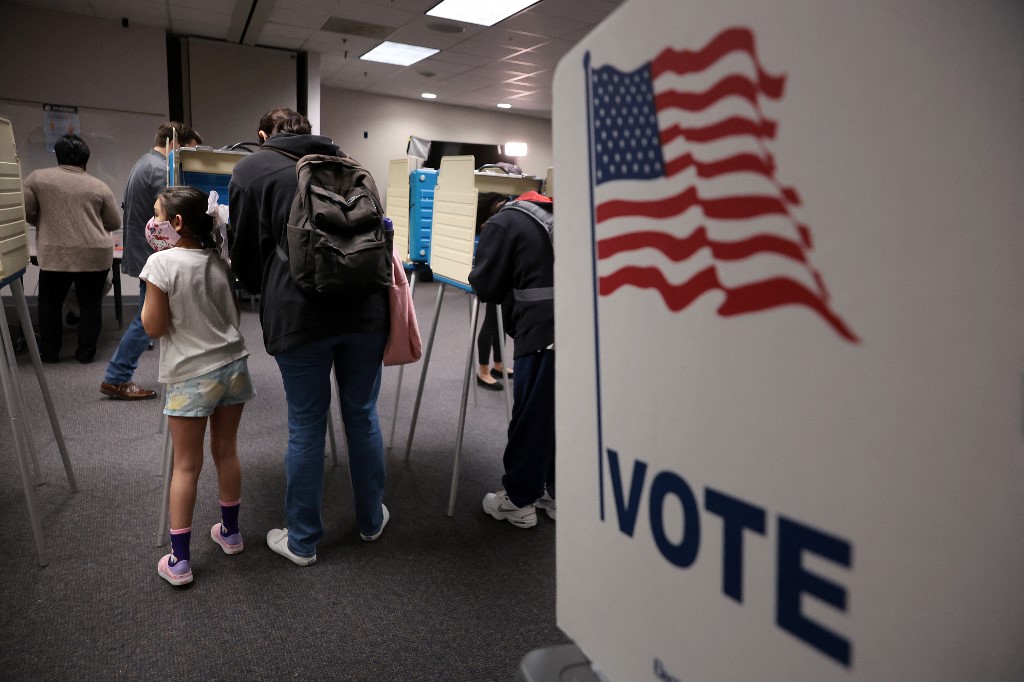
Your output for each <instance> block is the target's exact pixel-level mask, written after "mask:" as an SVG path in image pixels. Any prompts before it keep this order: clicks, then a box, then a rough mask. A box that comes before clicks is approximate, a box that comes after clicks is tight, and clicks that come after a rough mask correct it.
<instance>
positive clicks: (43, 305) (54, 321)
mask: <svg viewBox="0 0 1024 682" xmlns="http://www.w3.org/2000/svg"><path fill="white" fill-rule="evenodd" d="M106 282H107V271H106V270H99V271H96V272H62V271H57V270H40V271H39V298H38V302H39V308H38V311H37V316H38V318H39V336H40V343H39V354H40V355H42V356H43V358H45V359H48V360H56V359H57V356H58V355H59V354H60V347H61V343H62V340H63V339H62V338H61V337H62V336H63V332H64V326H63V312H64V311H63V307H64V299H65V298H66V297H67V295H68V290H69V289H70V288H71V285H72V284H74V285H75V296H76V297H77V298H78V306H79V308H80V312H79V316H78V348H77V349H75V357H76V358H78V359H79V360H86V361H87V360H92V358H93V356H94V355H95V354H96V340H97V339H98V338H99V336H100V324H101V317H102V304H103V286H104V285H105V284H106Z"/></svg>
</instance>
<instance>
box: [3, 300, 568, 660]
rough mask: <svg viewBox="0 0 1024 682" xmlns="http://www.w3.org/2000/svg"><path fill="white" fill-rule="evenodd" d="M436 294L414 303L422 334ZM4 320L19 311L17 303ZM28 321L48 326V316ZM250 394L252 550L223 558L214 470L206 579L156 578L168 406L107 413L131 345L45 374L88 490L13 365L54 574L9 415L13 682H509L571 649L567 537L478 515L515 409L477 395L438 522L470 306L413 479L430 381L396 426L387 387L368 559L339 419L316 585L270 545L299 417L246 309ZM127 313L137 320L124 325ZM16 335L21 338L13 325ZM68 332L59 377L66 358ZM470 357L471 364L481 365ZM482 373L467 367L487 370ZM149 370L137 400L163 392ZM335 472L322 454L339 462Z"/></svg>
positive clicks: (246, 500)
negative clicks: (36, 532) (561, 617)
mask: <svg viewBox="0 0 1024 682" xmlns="http://www.w3.org/2000/svg"><path fill="white" fill-rule="evenodd" d="M436 293H437V285H436V284H421V285H420V286H419V287H418V288H417V290H416V297H415V298H416V307H417V310H418V311H419V319H420V324H421V328H422V332H423V336H424V345H426V338H427V335H428V333H429V331H430V329H429V328H430V322H431V317H432V315H433V307H434V302H435V300H436ZM5 301H6V302H7V303H10V299H5ZM31 307H33V314H34V306H31ZM243 309H244V310H245V312H244V313H243V332H244V333H245V336H246V339H247V342H248V346H249V349H250V352H251V353H252V356H251V358H250V364H249V367H250V371H251V372H252V374H253V378H254V382H255V384H256V387H257V391H258V396H257V397H256V399H255V400H254V401H253V402H252V403H250V404H249V405H248V406H247V407H246V411H245V414H244V416H243V418H242V425H241V432H240V437H239V450H240V454H241V459H242V470H243V474H242V475H243V492H242V500H243V501H242V504H243V506H242V514H241V528H242V532H243V534H244V536H245V540H246V549H245V551H244V552H242V553H241V554H239V555H237V556H227V555H225V554H223V553H222V552H221V551H220V549H219V548H218V547H217V546H216V545H214V543H213V542H212V541H210V539H209V535H208V533H209V528H210V526H211V525H213V524H214V523H215V522H216V521H217V520H218V514H219V511H218V506H217V491H216V481H215V471H214V468H213V465H212V462H210V460H209V456H207V461H206V467H205V468H204V471H203V474H202V476H201V479H200V485H199V495H198V500H197V504H196V510H195V520H194V523H193V528H194V531H193V541H192V564H193V572H194V574H195V581H194V582H193V583H192V585H190V586H187V587H185V588H174V587H171V586H170V585H168V584H167V583H166V582H164V581H163V580H162V579H160V578H159V577H158V576H157V573H156V564H157V561H158V560H159V558H160V557H161V556H162V555H163V554H164V553H166V552H167V551H168V549H167V548H166V546H165V547H157V546H156V534H157V524H158V512H159V506H160V499H161V492H162V485H163V480H162V478H161V477H160V475H159V474H160V472H159V469H160V466H159V458H160V446H161V442H162V441H161V439H162V435H161V414H160V405H159V401H144V402H134V403H129V402H122V401H113V400H109V399H107V398H105V397H103V396H102V395H101V394H100V393H99V383H100V380H101V379H102V374H103V370H104V368H105V365H106V361H107V359H109V357H110V355H111V354H112V353H113V351H114V348H115V347H116V345H117V342H118V339H119V338H120V332H119V331H118V330H117V328H116V322H115V321H114V319H113V312H112V310H105V316H104V329H103V333H102V336H101V339H100V344H99V353H98V356H97V360H96V361H95V362H93V363H92V364H89V365H81V364H79V363H77V362H76V361H74V360H73V359H71V360H67V359H65V360H64V361H63V362H61V363H60V364H57V365H46V366H45V372H46V378H47V382H48V383H49V386H50V388H51V391H52V393H53V395H54V399H55V403H56V408H57V411H58V414H59V419H60V424H61V427H62V429H63V432H64V438H65V441H66V443H67V447H68V450H69V451H70V457H71V461H72V464H73V466H74V470H75V473H76V475H77V477H78V482H79V486H80V491H79V492H78V493H77V494H72V493H71V492H70V491H69V488H68V485H67V481H66V479H65V477H64V471H63V467H62V465H61V460H60V456H59V453H58V450H57V447H56V442H55V439H54V437H53V434H52V431H51V429H50V425H49V422H48V420H47V417H46V411H45V408H44V404H43V400H42V397H41V394H40V391H39V387H38V382H37V381H36V377H35V372H34V369H33V367H32V364H31V362H30V360H29V358H28V354H27V353H23V354H21V355H20V356H18V361H19V374H20V381H21V385H22V388H23V392H24V394H25V401H26V404H27V406H28V408H29V413H30V415H31V417H32V429H33V432H34V433H35V440H36V443H37V446H38V448H39V459H40V464H41V473H42V477H43V480H44V483H43V484H42V485H39V486H37V487H36V489H35V490H36V493H37V495H38V499H39V503H40V508H41V514H42V524H43V531H44V535H45V539H46V543H47V546H48V549H49V552H50V563H49V565H47V566H45V567H42V568H41V567H40V566H39V565H38V564H37V562H36V556H35V549H34V545H33V541H32V535H31V531H30V526H29V521H28V514H27V512H26V506H25V499H24V494H23V491H22V487H21V482H20V478H19V476H18V469H17V462H16V461H15V454H14V447H13V440H12V436H11V428H10V421H9V415H8V413H7V410H6V408H5V407H4V406H3V404H2V403H0V416H2V418H3V423H2V424H0V453H2V454H0V467H3V469H2V470H3V472H4V475H2V476H0V548H2V551H0V569H2V575H3V581H2V582H3V586H2V587H0V590H2V593H0V642H2V644H0V678H2V679H10V680H64V679H84V680H92V679H133V680H134V679H140V680H144V679H156V678H169V679H183V680H235V679H251V678H254V677H258V678H261V679H283V678H288V679H300V680H320V679H323V680H512V679H514V677H515V674H516V671H517V669H518V667H519V662H520V659H521V658H522V657H523V656H524V655H525V654H526V653H527V652H529V651H530V650H532V649H535V648H538V647H545V646H552V645H557V644H563V643H567V642H568V641H569V640H568V638H567V637H566V636H565V635H564V633H562V632H561V630H559V629H558V627H557V625H556V623H555V523H554V522H553V521H551V520H549V519H548V518H547V517H546V516H545V515H543V514H542V515H540V519H539V521H538V524H537V526H536V527H535V528H532V529H528V530H522V529H518V528H514V527H513V526H511V525H509V524H507V523H504V522H499V521H495V520H494V519H492V518H490V517H489V516H487V515H486V514H484V513H483V511H482V510H481V507H480V502H481V499H482V497H483V495H484V494H485V493H486V492H488V491H491V490H496V489H498V488H500V485H501V473H502V466H501V455H502V450H503V447H504V442H505V427H506V423H507V422H506V416H505V395H504V392H497V391H484V390H478V391H476V392H475V397H474V391H472V390H471V392H470V399H469V405H468V410H467V421H466V429H465V439H464V446H463V460H462V467H461V472H460V475H459V488H458V499H457V504H456V509H455V514H454V517H452V518H449V517H448V516H447V515H446V511H447V505H448V492H449V485H450V482H451V475H452V463H453V453H454V450H455V441H456V431H457V425H458V416H459V406H460V392H461V388H462V372H463V368H464V366H465V362H466V352H467V343H468V341H469V333H468V326H469V305H468V296H467V295H465V294H463V293H460V292H458V291H456V290H453V289H451V288H449V289H448V290H447V293H446V294H445V301H444V304H443V306H442V311H441V318H440V321H439V323H438V332H437V337H436V341H435V345H434V350H433V354H432V358H431V361H430V366H429V371H428V375H427V381H426V387H425V391H424V397H423V406H422V408H421V411H420V416H419V420H418V424H417V428H416V433H415V441H414V443H413V447H412V452H411V457H410V461H409V463H408V464H407V463H406V462H405V461H404V456H405V446H406V442H407V436H408V433H409V426H410V423H411V417H412V410H413V402H414V400H415V396H416V387H417V383H418V381H419V377H420V373H421V370H422V368H423V362H422V361H420V362H419V363H417V364H416V365H411V366H409V367H407V368H406V371H405V372H404V376H403V382H402V387H401V400H400V403H399V407H398V414H397V421H395V420H396V415H395V414H393V406H394V399H395V394H396V388H397V382H398V368H385V370H384V379H383V387H382V390H381V396H380V401H379V403H378V408H379V414H380V418H381V426H382V431H383V433H384V439H385V444H387V442H388V436H389V433H390V429H391V425H392V423H393V422H395V423H396V425H397V428H396V430H395V437H394V442H393V447H392V449H391V451H390V452H389V454H388V456H387V462H388V484H387V490H386V493H385V498H384V500H385V503H386V504H387V505H388V508H389V509H390V510H391V522H390V524H389V525H388V528H387V530H386V531H385V533H384V535H383V536H382V537H381V539H380V540H378V541H377V542H375V543H366V542H363V541H361V540H360V538H359V534H358V531H357V530H356V528H355V522H354V513H353V510H352V499H351V497H352V496H351V487H350V481H349V476H348V470H347V466H346V463H347V460H346V457H345V450H344V445H343V440H341V427H340V419H339V417H338V414H337V411H336V410H335V411H334V412H333V419H334V422H335V427H336V429H337V431H338V435H339V444H338V448H339V459H340V460H341V466H340V467H337V468H335V467H332V466H331V461H330V455H329V454H328V457H327V458H326V460H325V468H326V475H325V482H324V487H325V498H324V519H325V523H326V534H325V537H324V539H323V541H322V543H321V545H320V548H319V551H318V561H317V563H316V564H315V565H313V566H311V567H307V568H300V567H298V566H295V565H293V564H291V563H290V562H288V561H286V560H285V559H283V558H282V557H279V556H278V555H276V554H274V553H272V552H271V551H270V550H269V549H268V548H267V546H266V540H265V537H264V536H265V534H266V531H267V530H269V529H270V528H273V527H279V526H283V496H284V467H283V454H284V449H285V444H286V407H285V401H284V391H283V387H282V385H281V380H280V376H279V374H278V372H277V366H276V364H275V363H274V361H273V359H272V358H270V357H269V356H267V354H266V353H265V351H264V350H263V344H262V337H261V334H260V327H259V319H258V315H257V314H256V313H254V312H250V311H249V309H248V307H247V306H243ZM133 312H134V310H133V308H131V307H130V306H129V307H128V308H127V309H126V311H125V315H126V318H127V319H130V315H131V314H132V313H133ZM7 313H8V319H9V320H14V319H15V317H14V315H13V310H12V308H11V307H8V308H7ZM74 345H75V343H74V329H73V328H72V327H67V328H66V330H65V338H64V349H63V351H62V355H63V356H64V357H65V358H68V357H72V353H73V351H74ZM474 353H475V351H474ZM474 363H475V360H474ZM156 374H157V352H156V351H150V352H147V353H146V354H145V355H144V356H143V358H142V361H141V363H140V367H139V370H138V373H137V375H136V381H137V382H138V383H139V384H141V385H143V386H147V387H155V386H156ZM328 453H329V449H328Z"/></svg>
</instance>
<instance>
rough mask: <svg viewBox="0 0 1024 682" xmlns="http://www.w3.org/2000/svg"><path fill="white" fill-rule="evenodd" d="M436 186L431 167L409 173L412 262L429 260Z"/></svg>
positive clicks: (410, 254) (410, 258) (410, 257)
mask: <svg viewBox="0 0 1024 682" xmlns="http://www.w3.org/2000/svg"><path fill="white" fill-rule="evenodd" d="M436 186H437V171H436V170H434V169H433V168H421V169H419V170H416V171H413V172H412V173H410V174H409V260H410V261H412V262H413V263H424V264H425V263H429V262H430V237H431V233H432V228H433V223H434V188H435V187H436Z"/></svg>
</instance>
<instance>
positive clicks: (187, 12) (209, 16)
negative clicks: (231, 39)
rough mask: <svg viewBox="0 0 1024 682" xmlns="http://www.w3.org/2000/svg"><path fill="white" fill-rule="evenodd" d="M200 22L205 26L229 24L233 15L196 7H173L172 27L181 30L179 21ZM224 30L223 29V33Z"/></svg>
mask: <svg viewBox="0 0 1024 682" xmlns="http://www.w3.org/2000/svg"><path fill="white" fill-rule="evenodd" d="M179 22H182V23H188V24H193V25H194V24H200V25H203V26H221V27H224V26H227V25H228V24H229V23H231V15H230V14H224V13H223V12H220V11H217V10H206V9H196V8H194V7H171V28H172V29H173V30H175V31H177V32H179V33H180V32H181V29H180V28H178V23H179ZM223 33H224V31H223V30H222V31H221V34H222V35H223Z"/></svg>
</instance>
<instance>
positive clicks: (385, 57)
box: [360, 40, 440, 66]
mask: <svg viewBox="0 0 1024 682" xmlns="http://www.w3.org/2000/svg"><path fill="white" fill-rule="evenodd" d="M438 52H440V50H435V49H434V48H432V47H420V46H419V45H406V44H404V43H392V42H391V41H389V40H385V41H384V42H383V43H381V44H380V45H378V46H377V47H375V48H373V49H372V50H370V51H369V52H367V53H366V54H364V55H363V56H362V57H360V59H365V60H366V61H368V62H383V63H384V64H397V65H398V66H409V65H410V64H415V63H416V62H418V61H420V60H421V59H426V58H427V57H429V56H430V55H432V54H437V53H438Z"/></svg>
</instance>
